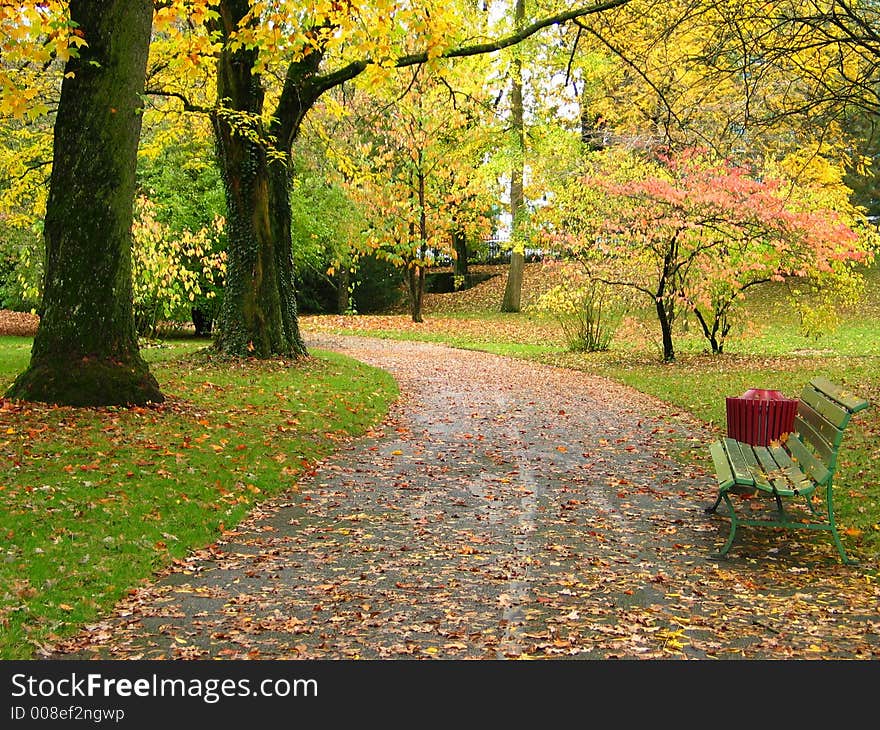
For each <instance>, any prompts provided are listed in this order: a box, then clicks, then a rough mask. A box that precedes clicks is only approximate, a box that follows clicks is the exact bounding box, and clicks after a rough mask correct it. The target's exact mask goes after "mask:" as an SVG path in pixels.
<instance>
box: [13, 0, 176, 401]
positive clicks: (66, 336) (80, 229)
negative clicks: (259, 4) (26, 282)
mask: <svg viewBox="0 0 880 730" xmlns="http://www.w3.org/2000/svg"><path fill="white" fill-rule="evenodd" d="M70 12H71V17H72V19H73V20H74V21H75V22H76V23H77V24H78V26H79V29H80V30H81V31H82V33H83V35H84V37H85V40H86V41H87V42H88V46H86V47H83V48H82V49H81V50H80V56H79V58H71V59H70V60H69V61H68V62H67V64H66V66H65V77H64V81H63V82H62V86H61V99H60V103H59V105H58V114H57V117H56V121H55V137H54V146H53V166H52V176H51V180H50V183H49V198H48V201H47V203H46V218H45V224H44V229H43V235H44V238H45V243H46V268H45V275H44V280H43V300H42V304H41V311H40V314H41V318H40V325H39V328H38V330H37V334H36V337H35V339H34V345H33V349H32V352H31V361H30V366H29V367H28V369H27V370H26V371H25V372H24V373H22V374H21V375H20V376H19V377H18V379H17V380H16V381H15V383H14V384H13V385H12V387H11V389H10V390H9V393H8V395H9V397H11V398H20V399H23V400H32V401H40V402H49V403H58V404H65V405H72V406H98V405H133V404H145V403H149V402H159V401H162V400H163V396H162V393H161V392H160V390H159V385H158V383H157V382H156V380H155V378H154V377H153V376H152V375H151V374H150V371H149V369H148V367H147V365H146V363H145V362H144V360H143V359H142V358H141V356H140V353H139V351H138V343H137V334H136V332H135V326H134V313H133V310H132V293H131V223H132V207H133V201H134V194H135V168H136V164H137V148H138V139H139V137H140V131H141V111H142V103H141V96H142V94H143V90H144V79H145V75H146V65H147V52H148V48H149V42H150V29H151V24H152V14H153V3H152V2H150V0H71V3H70Z"/></svg>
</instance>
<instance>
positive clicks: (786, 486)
mask: <svg viewBox="0 0 880 730" xmlns="http://www.w3.org/2000/svg"><path fill="white" fill-rule="evenodd" d="M754 450H755V457H756V458H757V459H758V463H760V464H761V468H762V469H763V470H764V484H765V486H761V485H758V484H756V485H755V486H757V487H758V489H761V490H762V491H764V492H770V493H771V494H772V493H773V491H774V489H775V490H776V492H777V493H779V494H786V493H792V486H791V484H790V482H789V480H788V475H787V474H786V473H785V472H784V471H783V470H782V469H781V468H780V466H779V464H778V463H777V462H776V459H774V458H773V454H771V453H770V449H769V448H768V447H766V446H756V447H755V449H754Z"/></svg>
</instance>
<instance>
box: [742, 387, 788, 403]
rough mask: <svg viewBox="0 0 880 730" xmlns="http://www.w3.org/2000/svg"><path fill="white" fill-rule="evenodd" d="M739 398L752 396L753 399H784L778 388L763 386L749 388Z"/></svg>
mask: <svg viewBox="0 0 880 730" xmlns="http://www.w3.org/2000/svg"><path fill="white" fill-rule="evenodd" d="M740 397H741V398H753V399H755V400H784V399H785V396H784V395H782V393H780V392H779V391H778V390H764V389H763V388H751V389H749V390H747V391H746V392H745V393H743V394H742V395H741V396H740Z"/></svg>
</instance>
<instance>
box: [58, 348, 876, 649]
mask: <svg viewBox="0 0 880 730" xmlns="http://www.w3.org/2000/svg"><path fill="white" fill-rule="evenodd" d="M309 346H310V348H311V349H313V350H319V349H332V350H335V351H338V352H343V353H345V354H348V355H350V356H352V357H355V358H357V359H359V360H362V361H364V362H367V363H370V364H372V365H376V366H378V367H381V368H384V369H386V370H388V371H390V372H391V373H392V374H393V375H394V376H395V378H396V379H397V381H398V383H399V385H400V389H401V398H400V400H399V401H398V402H397V403H396V404H395V405H394V406H393V407H392V410H391V413H390V415H389V417H388V418H387V419H386V421H385V422H384V423H382V424H381V425H378V426H377V427H376V428H375V429H374V430H373V431H372V432H371V433H370V434H368V435H367V436H365V437H363V438H360V439H357V440H355V441H352V442H351V443H349V444H347V445H345V446H344V447H343V448H342V449H341V450H340V451H339V452H338V453H337V454H335V455H334V456H332V457H331V458H329V459H327V460H325V461H323V462H321V463H320V464H318V465H317V467H316V469H315V470H314V472H313V473H311V474H310V475H309V476H308V477H307V478H305V479H303V480H301V482H300V483H299V485H298V487H297V489H296V490H294V491H292V492H290V493H288V494H285V495H283V496H282V497H280V498H277V499H275V500H272V501H269V502H265V503H263V504H262V505H260V506H259V508H258V509H256V510H255V511H254V512H253V513H252V514H251V515H250V517H249V518H248V519H247V520H245V521H244V522H243V523H241V524H240V525H239V526H238V527H237V528H236V529H235V530H233V531H230V532H228V533H226V534H225V535H224V539H223V540H222V541H220V542H218V543H216V544H214V545H212V546H209V547H208V548H206V549H204V550H200V551H197V552H196V553H194V554H193V555H191V556H190V557H189V558H188V559H187V560H185V561H183V562H182V563H181V564H178V565H176V566H174V567H173V568H172V569H171V570H169V571H166V572H165V573H163V574H162V575H160V576H157V578H156V581H155V582H154V583H153V584H151V585H149V586H144V587H142V588H139V589H138V590H137V591H136V592H135V593H134V594H133V595H132V596H130V597H129V598H127V599H126V600H125V601H123V602H122V603H120V604H119V605H118V606H117V608H116V610H115V612H114V614H113V615H112V616H108V617H106V619H104V620H102V621H101V622H99V623H96V624H94V625H92V626H90V627H87V629H86V631H84V632H83V633H82V634H81V635H79V636H77V637H75V638H74V639H72V640H70V641H68V642H65V643H64V644H62V645H60V646H59V647H57V653H55V654H54V655H53V658H70V659H83V658H87V659H98V658H109V659H125V658H143V659H155V658H183V659H187V658H192V659H206V658H220V659H222V658H230V659H238V658H250V659H280V658H289V659H315V658H322V659H327V658H329V659H412V658H420V659H430V658H444V659H504V658H550V659H559V658H572V659H617V658H620V659H624V658H648V659H686V658H696V659H711V658H719V659H728V658H730V659H736V658H780V659H782V658H846V659H871V658H878V657H880V610H878V606H880V590H878V587H877V582H876V580H875V579H874V577H873V575H874V574H876V566H872V565H861V566H856V567H850V566H843V565H841V564H840V563H839V560H838V556H837V552H836V550H835V549H834V546H833V543H832V541H831V539H830V537H829V536H828V535H826V534H817V533H815V532H812V531H804V534H800V533H792V532H786V533H785V534H783V535H780V534H779V533H778V532H777V531H773V530H755V529H750V528H748V527H746V528H741V530H740V534H738V537H737V542H736V544H735V545H734V548H733V549H732V551H731V553H730V556H729V557H728V558H727V559H721V560H719V559H716V558H713V557H712V556H713V552H714V551H715V550H717V549H718V548H719V547H720V546H721V544H722V543H723V542H724V539H725V537H726V535H727V523H726V522H725V521H724V520H723V519H722V518H720V517H718V516H709V515H706V514H705V513H704V511H703V510H704V507H705V506H706V505H708V504H711V503H712V502H713V501H714V496H715V489H714V477H713V476H712V475H711V474H709V473H706V472H705V471H703V470H702V469H701V468H699V467H698V466H691V467H685V466H682V464H681V463H680V462H678V461H676V460H675V459H674V458H673V454H674V453H675V452H676V450H678V449H681V448H698V449H707V447H708V443H709V441H710V440H711V439H712V438H713V437H712V435H711V434H710V433H709V432H708V431H707V430H706V429H705V428H703V427H702V426H701V424H699V423H696V422H693V421H689V420H687V419H686V418H684V417H682V418H671V417H661V416H660V415H658V414H659V413H661V412H662V408H661V405H660V404H659V403H658V402H657V401H653V400H652V399H650V398H648V397H646V396H643V395H641V394H638V393H636V392H635V391H633V390H631V389H628V388H625V387H623V386H620V385H617V384H614V383H611V382H610V381H607V380H604V379H602V378H598V377H592V376H590V375H588V374H585V373H579V372H574V371H569V370H564V369H559V368H553V367H549V366H543V365H538V364H535V363H532V362H527V361H521V360H514V359H507V358H502V357H497V356H493V355H489V354H486V353H479V352H470V351H464V350H454V349H450V348H446V347H443V346H439V345H429V344H422V343H412V342H396V341H386V340H373V339H367V338H354V337H336V336H320V337H316V338H314V339H312V340H311V341H310V342H309ZM844 539H845V538H844Z"/></svg>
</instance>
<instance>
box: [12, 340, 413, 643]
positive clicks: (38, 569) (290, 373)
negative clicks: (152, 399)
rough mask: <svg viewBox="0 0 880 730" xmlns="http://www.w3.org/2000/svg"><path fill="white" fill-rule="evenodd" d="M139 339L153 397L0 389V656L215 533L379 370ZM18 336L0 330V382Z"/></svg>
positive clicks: (324, 450)
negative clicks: (68, 400)
mask: <svg viewBox="0 0 880 730" xmlns="http://www.w3.org/2000/svg"><path fill="white" fill-rule="evenodd" d="M202 344H203V343H196V342H193V341H189V342H184V341H180V342H177V343H173V344H171V345H166V346H163V347H154V348H149V349H146V350H145V353H144V354H145V356H146V358H147V359H148V360H149V361H150V362H151V367H152V369H153V372H154V373H155V374H156V376H157V378H158V379H159V382H160V383H161V384H162V387H163V390H164V392H165V393H166V394H167V395H168V396H169V401H168V403H166V404H164V405H163V406H161V407H159V408H149V409H148V408H135V409H114V408H103V409H71V408H58V407H51V406H40V405H24V404H18V403H12V402H9V401H0V462H2V463H3V464H4V469H3V473H2V475H0V535H2V536H3V540H2V543H0V544H2V548H0V558H2V559H0V659H12V658H29V657H30V656H32V654H33V652H34V650H35V648H39V647H40V646H41V645H42V644H45V643H50V642H51V641H52V640H53V639H54V638H56V637H60V636H64V635H67V634H69V633H70V632H72V631H74V630H75V629H76V628H77V627H78V626H81V625H82V624H84V623H87V622H89V621H91V620H94V619H95V617H96V616H98V615H99V614H100V613H101V612H103V611H106V610H107V609H109V608H110V607H111V606H112V605H113V603H114V602H115V601H116V600H117V599H119V598H120V597H121V596H123V595H125V593H126V592H127V591H129V590H130V589H131V588H133V587H134V586H136V585H137V583H138V582H139V581H141V580H143V579H145V578H147V577H149V576H150V575H151V574H152V572H153V571H155V570H157V569H159V568H161V567H163V566H165V565H167V564H168V563H169V562H170V561H172V560H175V559H180V558H182V557H183V556H184V555H185V554H186V553H187V552H188V551H189V550H190V549H192V548H195V547H200V546H204V545H206V544H209V543H210V542H212V541H214V540H215V539H217V538H218V537H220V536H221V534H222V532H223V530H224V529H229V528H231V527H232V526H233V525H235V524H236V522H237V521H238V520H240V519H241V517H242V516H243V515H244V514H245V513H246V512H247V510H248V509H249V507H250V506H251V505H253V504H254V503H255V502H257V501H259V500H262V499H264V498H267V497H270V496H272V495H274V494H278V493H280V492H281V491H282V490H295V489H296V480H297V478H298V477H300V476H301V475H302V474H303V472H304V471H307V470H308V469H309V468H310V465H311V464H312V463H314V461H315V460H316V459H319V458H321V457H323V456H325V455H327V454H328V453H329V452H331V451H332V450H333V449H334V448H335V447H336V446H337V444H338V442H339V441H340V440H341V439H346V438H349V437H350V436H352V435H356V434H360V433H362V432H364V431H365V430H366V429H367V428H368V427H369V426H370V425H371V424H373V423H375V422H376V421H377V420H378V419H379V418H381V417H382V416H383V415H384V414H385V412H386V410H387V406H388V403H389V402H390V400H392V399H393V398H394V397H395V395H396V393H397V390H396V385H395V383H394V381H393V380H392V379H391V377H390V376H389V375H388V374H387V373H384V372H382V371H379V370H376V369H374V368H370V367H367V366H366V365H363V364H360V363H357V362H355V361H353V360H350V359H348V358H344V357H342V356H339V355H336V354H333V353H326V352H316V353H314V355H315V356H313V357H312V358H310V359H309V360H308V361H307V362H303V363H299V364H296V365H291V364H289V363H280V362H266V363H258V362H254V363H239V364H235V365H230V364H228V363H225V364H224V363H218V362H215V361H213V360H211V359H210V358H209V357H207V356H206V355H205V354H203V353H200V352H195V350H196V349H197V348H198V347H201V346H202ZM29 349H30V340H29V339H26V338H21V337H3V338H0V387H3V388H5V387H6V386H7V385H8V384H9V382H11V380H12V378H13V377H14V375H15V374H16V373H17V372H19V371H20V370H21V369H23V368H24V366H25V365H26V363H27V359H28V355H29Z"/></svg>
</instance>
